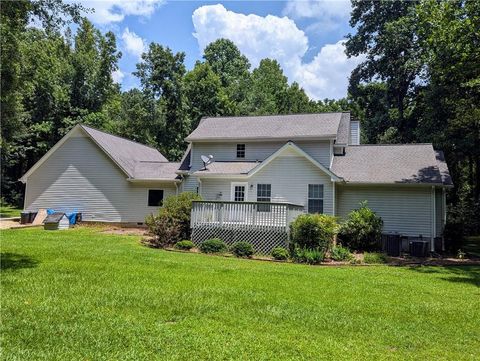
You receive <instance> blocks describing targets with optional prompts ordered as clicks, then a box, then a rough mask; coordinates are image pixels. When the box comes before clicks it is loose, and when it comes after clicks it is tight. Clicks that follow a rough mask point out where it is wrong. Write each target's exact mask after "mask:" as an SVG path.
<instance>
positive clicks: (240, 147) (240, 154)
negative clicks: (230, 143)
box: [237, 144, 245, 158]
mask: <svg viewBox="0 0 480 361" xmlns="http://www.w3.org/2000/svg"><path fill="white" fill-rule="evenodd" d="M237 158H245V144H237Z"/></svg>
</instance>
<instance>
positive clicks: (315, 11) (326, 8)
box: [283, 0, 352, 19]
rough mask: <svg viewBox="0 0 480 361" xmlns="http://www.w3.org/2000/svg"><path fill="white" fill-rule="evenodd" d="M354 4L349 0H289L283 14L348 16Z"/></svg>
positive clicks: (294, 16) (319, 16) (295, 17)
mask: <svg viewBox="0 0 480 361" xmlns="http://www.w3.org/2000/svg"><path fill="white" fill-rule="evenodd" d="M351 10H352V5H351V3H350V1H349V0H305V1H304V0H302V1H295V0H290V1H288V3H287V5H286V6H285V9H283V14H284V15H288V16H291V17H292V18H294V19H300V18H348V17H349V16H350V11H351Z"/></svg>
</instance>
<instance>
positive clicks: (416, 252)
mask: <svg viewBox="0 0 480 361" xmlns="http://www.w3.org/2000/svg"><path fill="white" fill-rule="evenodd" d="M428 243H429V242H428V241H411V242H410V256H413V257H427V253H428Z"/></svg>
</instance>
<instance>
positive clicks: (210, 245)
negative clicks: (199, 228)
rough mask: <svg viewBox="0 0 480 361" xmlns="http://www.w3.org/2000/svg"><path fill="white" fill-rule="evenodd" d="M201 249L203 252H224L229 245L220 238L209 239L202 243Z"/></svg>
mask: <svg viewBox="0 0 480 361" xmlns="http://www.w3.org/2000/svg"><path fill="white" fill-rule="evenodd" d="M200 251H202V252H203V253H224V252H226V251H227V245H226V244H225V242H223V241H222V240H221V239H220V238H212V239H207V240H206V241H204V242H202V243H201V244H200Z"/></svg>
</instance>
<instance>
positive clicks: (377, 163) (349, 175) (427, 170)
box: [331, 144, 451, 185]
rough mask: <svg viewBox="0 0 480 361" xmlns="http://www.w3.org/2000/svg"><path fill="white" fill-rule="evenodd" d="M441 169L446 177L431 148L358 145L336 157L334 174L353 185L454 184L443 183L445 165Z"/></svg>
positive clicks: (419, 145)
mask: <svg viewBox="0 0 480 361" xmlns="http://www.w3.org/2000/svg"><path fill="white" fill-rule="evenodd" d="M441 167H442V169H443V170H442V173H443V174H444V175H443V176H442V174H441V172H440V170H439V163H438V161H437V155H436V153H435V151H434V150H433V146H432V145H431V144H404V145H358V146H349V147H346V149H345V155H344V156H335V157H334V159H333V164H332V169H331V170H332V172H333V173H335V174H336V175H338V176H339V177H342V178H343V179H344V180H345V181H346V182H354V183H413V184H415V183H418V184H421V183H426V184H442V183H443V184H446V185H449V184H451V181H450V183H444V182H445V181H447V182H448V178H449V175H448V168H447V167H446V164H445V163H444V165H442V166H441ZM447 175H448V176H447Z"/></svg>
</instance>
